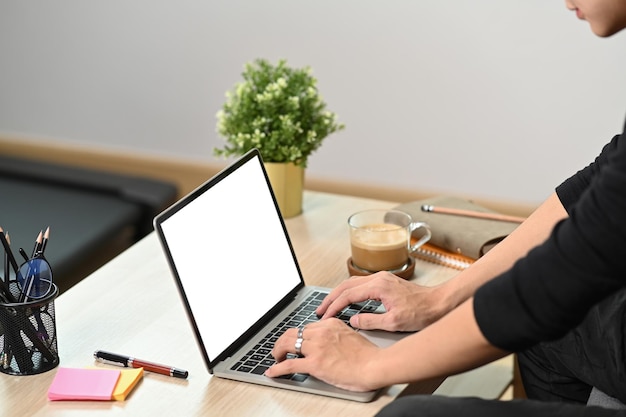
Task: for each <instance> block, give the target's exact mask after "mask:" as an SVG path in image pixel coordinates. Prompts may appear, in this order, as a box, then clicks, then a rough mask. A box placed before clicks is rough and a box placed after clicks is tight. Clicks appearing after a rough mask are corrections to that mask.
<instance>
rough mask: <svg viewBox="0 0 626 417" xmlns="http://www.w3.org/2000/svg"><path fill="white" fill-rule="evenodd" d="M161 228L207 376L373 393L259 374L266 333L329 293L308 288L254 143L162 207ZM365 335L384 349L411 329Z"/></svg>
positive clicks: (329, 392) (265, 362)
mask: <svg viewBox="0 0 626 417" xmlns="http://www.w3.org/2000/svg"><path fill="white" fill-rule="evenodd" d="M154 227H155V230H156V233H157V236H158V238H159V241H160V243H161V245H162V247H163V250H164V252H165V255H166V257H167V260H168V263H169V265H170V269H171V271H172V275H173V276H174V279H175V281H176V284H177V287H178V290H179V294H180V296H181V299H182V301H183V303H184V306H185V309H186V311H187V315H188V318H189V321H190V323H191V325H192V327H193V331H194V334H195V337H196V341H197V343H198V346H199V348H200V351H201V353H202V356H203V358H204V360H205V363H206V365H207V368H208V370H209V372H210V373H212V374H214V375H216V376H218V377H223V378H228V379H234V380H239V381H245V382H251V383H256V384H261V385H267V386H273V387H280V388H286V389H292V390H297V391H304V392H309V393H314V394H321V395H326V396H332V397H338V398H344V399H349V400H355V401H361V402H367V401H371V400H372V399H373V398H374V397H375V396H376V394H377V391H371V392H364V393H363V392H352V391H347V390H343V389H340V388H337V387H334V386H332V385H329V384H326V383H324V382H322V381H320V380H317V379H316V378H313V377H311V376H308V375H291V376H288V377H285V378H276V379H273V378H268V377H266V376H264V375H263V374H262V371H263V369H264V368H263V367H264V366H265V367H266V366H271V363H270V362H271V354H270V355H267V356H266V357H265V358H263V359H261V356H262V355H260V354H255V353H253V352H256V351H255V349H257V350H258V348H259V346H261V352H262V353H267V352H268V351H269V350H271V349H270V348H271V343H272V341H268V340H267V338H266V336H267V335H268V333H270V332H272V331H273V330H275V329H276V328H277V326H279V325H281V323H282V325H283V326H285V323H287V327H288V324H289V323H291V322H290V321H289V319H287V322H285V318H286V317H287V316H288V315H289V314H290V312H291V311H293V309H294V308H296V307H298V306H300V305H301V304H302V303H304V302H305V301H306V300H307V299H308V298H309V297H310V294H311V293H312V292H317V293H323V294H327V293H328V292H329V291H330V290H329V289H328V288H321V287H313V286H306V285H305V283H304V280H303V278H302V274H301V272H300V267H299V265H298V262H297V260H296V256H295V253H294V251H293V248H292V245H291V242H290V240H289V235H288V233H287V229H286V227H285V224H284V222H283V219H282V217H281V215H280V211H279V208H278V205H277V204H276V200H275V198H274V194H273V192H272V189H271V186H270V184H269V181H268V178H267V174H266V172H265V169H264V167H263V163H262V159H261V156H260V154H259V152H258V151H257V150H256V149H253V150H251V151H250V152H248V153H247V154H245V155H244V156H242V157H241V158H240V159H238V160H237V161H235V162H233V163H232V164H231V165H230V166H228V167H227V168H225V169H224V170H223V171H221V172H220V173H218V174H217V175H215V176H214V177H213V178H211V179H209V180H208V181H207V182H205V183H204V184H203V185H201V186H200V187H198V188H197V189H196V190H194V191H192V192H191V193H190V194H188V195H187V196H185V197H183V198H182V199H181V200H179V201H178V202H177V203H175V204H174V205H172V206H171V207H170V208H168V209H167V210H165V211H164V212H163V213H161V214H159V215H158V216H157V217H156V218H155V219H154ZM320 297H322V296H319V295H318V296H317V298H320ZM311 308H312V307H311ZM370 308H374V307H370ZM375 308H377V309H378V310H379V311H381V310H382V306H379V307H375ZM382 311H384V310H382ZM363 334H364V335H366V337H368V338H370V340H372V341H374V343H377V344H378V345H381V346H382V345H388V344H391V343H393V342H394V341H396V340H398V339H399V338H401V337H402V336H403V335H404V334H398V333H389V332H369V331H366V332H363ZM268 343H269V344H268ZM251 358H252V359H251ZM241 369H245V371H242V370H241ZM247 371H249V372H247Z"/></svg>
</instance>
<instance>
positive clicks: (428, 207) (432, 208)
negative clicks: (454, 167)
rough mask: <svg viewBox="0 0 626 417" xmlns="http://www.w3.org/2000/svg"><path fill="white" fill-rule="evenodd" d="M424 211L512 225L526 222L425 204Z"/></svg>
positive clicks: (499, 215)
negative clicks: (510, 223)
mask: <svg viewBox="0 0 626 417" xmlns="http://www.w3.org/2000/svg"><path fill="white" fill-rule="evenodd" d="M422 211H425V212H429V213H441V214H452V215H456V216H465V217H475V218H478V219H486V220H498V221H501V222H512V223H522V222H523V221H524V220H526V219H525V218H523V217H517V216H507V215H506V214H498V213H485V212H482V211H473V210H462V209H455V208H450V207H439V206H432V205H430V204H424V205H423V206H422Z"/></svg>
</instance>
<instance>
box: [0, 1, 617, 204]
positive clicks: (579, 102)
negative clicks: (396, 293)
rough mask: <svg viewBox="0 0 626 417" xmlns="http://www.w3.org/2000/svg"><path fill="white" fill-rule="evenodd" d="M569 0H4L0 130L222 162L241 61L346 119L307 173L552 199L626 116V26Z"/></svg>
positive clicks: (517, 198) (0, 14)
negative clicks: (266, 66)
mask: <svg viewBox="0 0 626 417" xmlns="http://www.w3.org/2000/svg"><path fill="white" fill-rule="evenodd" d="M563 3H564V2H563V1H557V0H552V1H548V0H523V1H519V0H516V1H514V0H482V1H469V0H448V1H442V0H413V1H409V0H384V1H383V0H378V1H374V0H317V1H314V2H308V1H306V2H305V1H297V0H265V1H260V0H228V1H226V0H222V1H216V0H211V1H207V0H197V1H194V0H176V1H165V0H108V1H93V0H92V1H88V0H56V1H53V2H25V1H20V0H1V1H0V132H4V133H19V134H25V135H28V136H35V137H45V138H50V139H51V140H56V141H59V142H62V143H77V144H81V145H85V144H87V145H91V144H93V145H96V146H100V147H101V146H106V147H109V148H112V149H128V150H131V151H140V152H146V153H154V154H165V155H172V156H176V157H183V158H189V159H190V160H202V161H208V162H215V161H216V159H215V158H214V157H213V155H212V149H213V147H214V146H219V145H221V144H222V139H221V138H219V137H217V135H216V133H215V113H216V111H217V110H218V109H219V107H220V106H221V103H222V102H223V99H224V92H225V91H226V90H228V89H230V88H231V87H232V86H233V85H234V83H235V82H237V81H238V80H239V79H240V73H241V70H242V67H243V64H244V62H246V61H250V60H252V59H254V58H257V57H265V58H268V59H270V60H272V61H275V60H277V59H278V58H286V59H287V60H288V61H289V63H290V64H292V65H294V66H304V65H310V66H311V67H312V68H313V70H314V74H315V75H316V76H317V77H318V79H319V87H320V90H321V92H322V94H323V96H324V98H325V100H326V102H327V103H328V106H329V109H330V110H333V111H335V112H337V113H338V115H339V117H340V119H341V120H342V121H343V122H344V123H345V124H346V126H347V129H346V130H345V131H344V132H341V133H339V134H336V135H333V136H332V137H329V138H328V139H327V141H326V142H325V144H324V145H323V147H322V148H321V149H320V150H319V151H318V152H317V153H316V154H314V155H313V157H312V158H311V160H310V164H309V170H308V171H307V176H310V177H316V178H324V179H330V178H337V179H340V180H344V181H369V182H372V183H375V184H378V185H390V186H399V187H407V188H415V189H419V190H437V191H446V192H452V193H462V194H472V195H476V196H479V197H488V198H497V199H507V200H513V201H519V202H523V203H532V204H534V203H538V202H540V201H541V200H543V199H544V198H545V197H546V196H547V195H548V194H549V193H550V192H551V191H552V189H553V187H554V186H555V185H556V184H558V183H559V182H560V181H561V180H562V179H563V178H565V177H567V176H569V175H570V174H571V173H573V172H574V171H576V170H577V169H578V168H580V167H582V166H583V165H586V164H587V163H588V162H589V161H590V160H591V159H592V158H593V157H595V155H596V154H597V152H598V151H599V150H600V148H601V146H602V145H603V144H604V143H605V142H606V141H608V140H609V139H610V138H611V137H612V136H613V134H615V133H619V132H621V127H622V123H623V117H624V114H625V112H626V77H624V74H626V54H625V53H624V51H626V34H621V35H618V36H616V37H613V38H610V39H598V38H596V37H595V36H594V35H592V34H591V32H590V31H589V29H588V26H587V24H586V23H585V22H579V21H578V20H577V19H576V17H575V16H574V15H573V14H572V13H571V12H569V11H567V10H566V9H565V6H564V4H563Z"/></svg>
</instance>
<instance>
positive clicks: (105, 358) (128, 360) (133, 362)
mask: <svg viewBox="0 0 626 417" xmlns="http://www.w3.org/2000/svg"><path fill="white" fill-rule="evenodd" d="M93 357H94V358H96V360H98V361H100V362H103V363H110V364H113V365H121V366H124V367H126V368H143V369H145V370H146V371H150V372H154V373H157V374H161V375H169V376H173V377H176V378H183V379H185V378H187V376H188V375H189V372H187V371H185V370H182V369H178V368H174V367H173V366H167V365H161V364H158V363H154V362H148V361H144V360H141V359H137V358H133V357H131V356H124V355H118V354H117V353H111V352H105V351H103V350H97V351H95V352H94V353H93Z"/></svg>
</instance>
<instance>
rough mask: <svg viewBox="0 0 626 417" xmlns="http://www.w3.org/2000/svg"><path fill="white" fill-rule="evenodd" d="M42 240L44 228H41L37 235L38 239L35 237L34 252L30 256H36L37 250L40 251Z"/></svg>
mask: <svg viewBox="0 0 626 417" xmlns="http://www.w3.org/2000/svg"><path fill="white" fill-rule="evenodd" d="M42 240H43V230H40V231H39V234H38V235H37V239H35V246H34V247H33V254H32V255H31V256H30V257H31V258H34V257H35V255H37V252H39V249H40V248H41V242H42Z"/></svg>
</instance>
